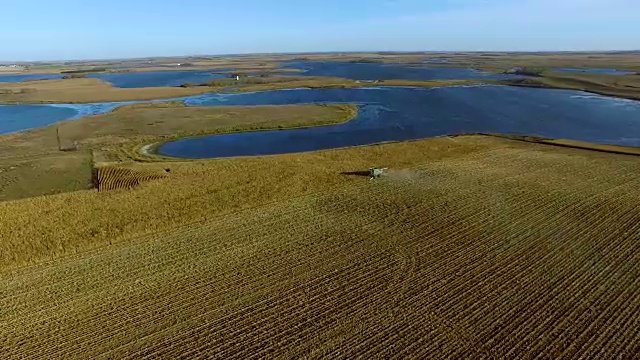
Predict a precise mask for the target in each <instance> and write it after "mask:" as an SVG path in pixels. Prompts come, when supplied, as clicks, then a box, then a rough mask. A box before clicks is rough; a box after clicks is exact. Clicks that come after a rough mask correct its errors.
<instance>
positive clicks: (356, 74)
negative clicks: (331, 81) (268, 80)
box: [282, 61, 516, 80]
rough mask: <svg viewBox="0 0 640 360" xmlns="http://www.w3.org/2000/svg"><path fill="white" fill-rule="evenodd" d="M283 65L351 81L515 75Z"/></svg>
mask: <svg viewBox="0 0 640 360" xmlns="http://www.w3.org/2000/svg"><path fill="white" fill-rule="evenodd" d="M282 67H283V68H290V69H301V70H303V71H304V72H303V73H301V74H296V75H306V76H335V77H342V78H347V79H353V80H392V79H403V80H459V79H460V80H462V79H472V80H497V79H512V78H514V77H516V76H513V75H506V74H491V73H486V72H482V71H479V70H474V69H465V68H429V67H407V66H404V65H400V64H398V65H396V64H378V63H345V62H335V61H289V62H286V63H284V64H283V66H282Z"/></svg>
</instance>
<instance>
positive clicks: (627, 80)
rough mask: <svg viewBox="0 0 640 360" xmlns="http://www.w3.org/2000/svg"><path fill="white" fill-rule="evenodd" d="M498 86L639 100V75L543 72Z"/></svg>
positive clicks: (501, 82)
mask: <svg viewBox="0 0 640 360" xmlns="http://www.w3.org/2000/svg"><path fill="white" fill-rule="evenodd" d="M497 83H499V84H504V85H511V86H524V87H539V88H552V89H568V90H581V91H587V92H591V93H594V94H599V95H606V96H615V97H620V98H625V99H631V100H640V76H639V75H605V74H590V73H558V72H550V71H545V72H543V73H541V76H539V77H533V78H526V79H521V80H505V81H498V82H497Z"/></svg>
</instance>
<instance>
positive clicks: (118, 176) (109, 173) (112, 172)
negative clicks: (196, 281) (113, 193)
mask: <svg viewBox="0 0 640 360" xmlns="http://www.w3.org/2000/svg"><path fill="white" fill-rule="evenodd" d="M163 177H164V175H163V174H152V173H146V172H143V171H137V170H131V169H126V168H119V167H101V168H98V169H97V188H98V191H109V190H116V189H131V188H133V187H136V186H138V185H140V184H141V183H143V182H146V181H151V180H156V179H162V178H163Z"/></svg>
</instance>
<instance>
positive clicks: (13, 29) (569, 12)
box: [0, 0, 640, 61]
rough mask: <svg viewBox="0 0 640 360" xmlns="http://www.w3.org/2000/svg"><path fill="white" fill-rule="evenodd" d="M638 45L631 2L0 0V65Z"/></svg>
mask: <svg viewBox="0 0 640 360" xmlns="http://www.w3.org/2000/svg"><path fill="white" fill-rule="evenodd" d="M631 49H633V50H636V49H640V0H316V1H309V0H225V1H218V0H172V1H169V0H153V1H152V0H1V3H0V60H5V61H6V60H55V59H97V58H119V57H144V56H165V55H167V56H168V55H196V54H230V53H251V52H313V51H367V50H381V51H403V50H407V51H408V50H421V51H422V50H424V51H428V50H450V51H460V50H486V51H489V50H500V51H503V50H517V51H529V50H535V51H537V50H631Z"/></svg>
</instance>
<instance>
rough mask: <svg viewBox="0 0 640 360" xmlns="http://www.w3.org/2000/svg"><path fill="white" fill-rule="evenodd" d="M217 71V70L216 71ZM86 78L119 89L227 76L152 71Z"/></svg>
mask: <svg viewBox="0 0 640 360" xmlns="http://www.w3.org/2000/svg"><path fill="white" fill-rule="evenodd" d="M216 71H219V70H216ZM88 77H92V78H97V79H101V80H103V81H106V82H109V83H111V84H113V86H115V87H119V88H140V87H171V86H180V85H182V84H184V83H192V84H194V85H199V84H202V83H205V82H207V81H211V80H214V79H221V78H225V77H229V75H223V74H213V70H211V71H152V72H128V73H126V72H125V73H105V74H90V75H88Z"/></svg>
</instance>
